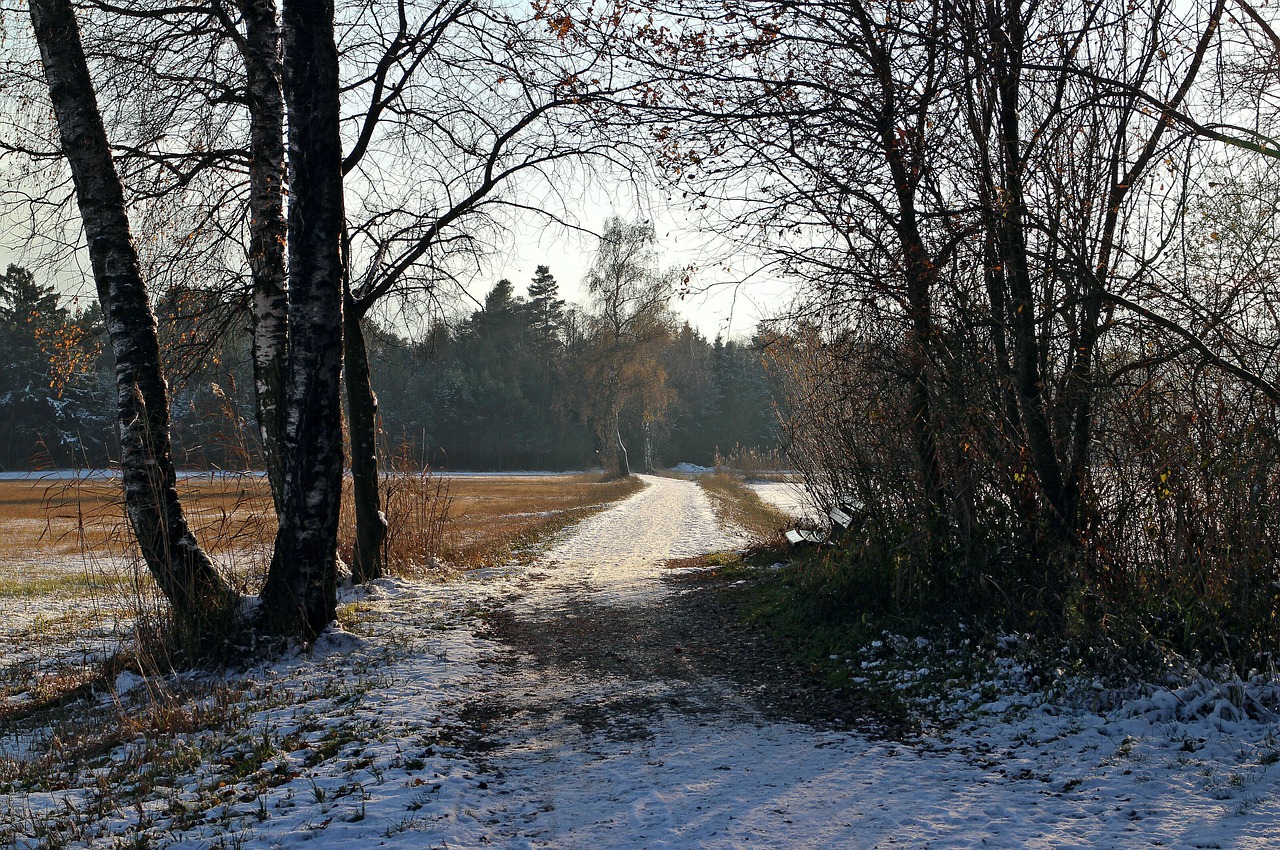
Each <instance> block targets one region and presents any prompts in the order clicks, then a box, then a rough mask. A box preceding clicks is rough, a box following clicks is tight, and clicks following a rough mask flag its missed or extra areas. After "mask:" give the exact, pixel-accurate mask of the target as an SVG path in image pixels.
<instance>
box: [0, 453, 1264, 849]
mask: <svg viewBox="0 0 1280 850" xmlns="http://www.w3.org/2000/svg"><path fill="white" fill-rule="evenodd" d="M645 482H646V485H647V486H646V488H645V489H644V490H643V491H641V492H640V493H638V494H636V495H634V496H632V497H631V498H630V499H628V500H627V501H625V502H623V503H621V504H618V505H616V506H615V507H612V508H610V509H609V510H606V511H604V512H602V513H600V514H597V515H595V516H593V517H591V518H589V519H587V520H585V521H584V522H583V523H581V524H580V525H578V526H577V527H576V528H575V529H573V530H571V532H569V533H566V534H565V535H564V537H563V538H562V539H561V540H559V541H558V542H557V543H555V544H554V545H553V546H552V547H551V548H550V549H549V551H548V552H547V553H546V555H545V556H544V557H542V558H541V559H539V560H538V561H536V562H535V563H533V564H531V565H529V566H527V567H509V568H500V569H492V570H486V571H481V572H476V573H471V574H469V575H468V576H466V577H465V578H462V579H460V580H457V581H455V582H451V583H445V584H419V583H411V582H406V581H398V580H383V581H379V582H376V583H374V584H373V585H371V586H369V587H368V588H365V589H360V590H356V591H351V592H349V594H348V596H347V597H346V599H345V600H344V601H345V602H346V603H347V604H348V605H349V606H352V608H351V610H352V611H353V613H352V616H351V621H349V622H348V627H349V628H351V629H352V631H351V632H345V631H342V630H340V629H336V628H335V629H334V630H332V631H331V632H330V633H328V634H327V635H326V636H325V638H324V639H323V640H322V641H320V642H319V643H318V644H317V646H316V647H315V648H314V649H313V651H312V652H310V653H309V654H308V653H301V652H300V653H298V654H296V655H294V656H290V657H287V658H284V659H281V660H278V661H276V662H273V663H271V664H268V665H263V666H261V667H259V668H257V669H255V670H252V671H249V672H248V673H246V674H241V675H238V676H232V677H229V678H228V679H227V680H226V681H225V682H223V683H222V684H224V685H226V686H228V687H232V686H233V687H234V688H237V689H239V692H240V693H242V694H243V698H242V701H241V703H240V709H241V710H242V711H243V717H242V718H241V719H240V720H239V723H240V724H241V731H240V732H239V733H237V734H236V735H235V736H234V737H230V738H218V737H217V735H218V734H227V733H214V732H204V733H199V732H197V733H193V736H192V738H191V745H192V746H194V747H199V748H201V752H211V751H216V752H218V753H219V754H220V755H219V757H218V758H205V759H204V760H203V761H201V762H200V763H199V765H197V766H196V767H195V768H193V769H191V770H190V772H189V773H188V775H186V776H185V777H178V778H176V779H174V780H173V781H172V784H171V787H166V788H161V789H160V790H158V791H156V792H155V794H154V796H153V797H152V798H150V799H149V802H146V803H145V804H143V805H138V806H133V807H123V808H120V809H113V808H110V807H108V808H107V809H105V810H101V809H91V806H90V804H91V803H92V802H93V799H94V794H95V793H96V792H95V790H94V789H95V787H96V786H95V784H94V783H95V781H96V780H95V777H96V776H98V775H99V774H98V773H94V772H93V771H88V772H87V773H84V774H81V775H80V776H78V777H74V778H73V780H74V781H72V782H70V783H69V785H70V787H69V788H67V789H64V790H56V791H55V790H35V791H30V792H25V791H23V790H17V791H15V792H12V793H6V794H0V843H12V844H13V845H15V846H17V847H24V848H26V847H31V848H34V847H38V846H42V844H43V839H42V838H40V837H37V836H36V835H34V834H28V833H23V832H22V830H24V829H26V830H30V829H31V828H32V824H34V823H37V822H39V819H40V817H56V816H58V813H60V812H65V811H67V810H68V809H70V810H75V811H79V812H83V813H86V814H84V817H85V818H88V817H89V815H88V814H87V812H89V811H91V810H92V811H96V812H98V813H97V814H96V815H94V817H95V818H97V820H96V821H91V825H90V826H85V825H84V824H83V822H82V824H81V826H80V827H78V829H82V830H83V831H82V832H80V833H78V835H79V837H76V838H74V839H73V840H72V841H71V842H70V844H69V846H80V847H83V846H109V845H111V844H112V843H113V841H114V842H118V843H119V844H124V843H125V841H124V839H123V838H121V837H119V836H123V835H124V833H126V832H127V831H128V830H138V829H141V830H142V831H143V832H145V834H146V835H147V836H149V837H151V839H152V841H153V846H157V847H159V846H172V847H190V848H196V847H208V846H236V847H244V848H263V850H266V848H291V847H307V846H317V847H318V846H323V847H325V848H339V850H341V849H342V848H365V847H372V846H385V847H393V848H435V847H440V848H443V847H448V848H455V850H459V849H460V848H478V847H498V848H511V849H512V850H515V848H606V847H607V848H618V849H619V850H641V848H692V847H701V848H724V850H729V848H745V847H750V848H829V847H847V848H888V847H914V848H923V847H929V848H971V847H972V848H977V847H1007V848H1021V847H1032V848H1070V847H1081V848H1083V847H1093V848H1132V847H1141V846H1165V847H1181V848H1193V847H1220V848H1243V850H1251V848H1264V847H1274V846H1277V844H1280V793H1277V792H1278V791H1280V777H1278V774H1277V766H1276V765H1277V761H1278V759H1280V740H1278V739H1277V732H1278V731H1280V730H1278V729H1277V726H1276V725H1275V722H1274V715H1272V714H1270V709H1269V708H1268V707H1267V705H1272V706H1273V705H1274V702H1270V701H1269V700H1270V697H1266V695H1267V694H1269V693H1270V694H1272V695H1273V696H1274V693H1273V692H1274V690H1275V684H1274V682H1270V683H1269V680H1267V679H1266V677H1260V678H1259V679H1258V680H1257V681H1256V682H1251V683H1244V684H1228V685H1226V686H1223V685H1214V684H1212V683H1207V682H1205V683H1200V684H1195V685H1192V686H1187V687H1184V688H1182V689H1181V690H1179V689H1167V688H1152V689H1148V690H1149V693H1147V695H1146V696H1143V697H1141V698H1139V699H1132V700H1129V701H1128V702H1126V703H1122V704H1119V705H1116V706H1113V707H1109V708H1106V709H1104V708H1102V707H1101V701H1100V700H1099V702H1098V704H1096V705H1090V704H1089V702H1088V699H1087V698H1085V699H1074V700H1065V701H1057V700H1052V699H1048V698H1046V697H1045V696H1044V695H1043V694H1036V693H1025V692H1020V691H1018V690H1017V689H1016V688H1014V687H1012V686H1010V685H1009V684H1008V682H1006V681H1003V680H1001V681H998V682H995V683H994V684H995V685H998V686H999V688H1000V691H999V693H997V695H996V698H994V699H986V700H985V702H984V701H983V699H984V698H983V697H981V696H980V695H979V694H977V693H973V694H968V695H963V696H964V697H965V698H964V699H962V700H960V702H962V703H964V704H966V705H974V706H976V705H978V704H979V703H982V704H981V706H980V707H977V708H969V709H965V708H958V709H957V713H956V717H957V718H959V719H960V722H959V723H958V725H956V726H955V727H954V728H952V729H951V730H950V731H948V732H945V733H940V734H937V735H929V734H926V735H923V736H921V737H919V738H916V739H910V740H906V741H892V740H884V739H880V738H876V737H873V736H870V735H867V734H861V733H859V732H857V731H834V730H830V729H819V728H813V727H809V726H804V725H799V724H793V723H784V722H776V721H770V720H768V719H766V718H764V717H762V716H761V715H760V714H759V713H758V712H756V710H755V709H754V708H753V705H754V703H753V702H752V701H751V700H750V699H749V695H748V694H744V693H742V692H741V688H740V687H739V686H737V685H735V684H734V683H732V682H730V681H727V680H724V681H721V680H719V679H716V678H714V677H713V678H712V679H711V680H710V681H708V682H705V683H702V684H700V685H699V686H698V688H697V689H691V688H689V687H687V686H686V685H685V684H681V683H678V682H674V681H664V680H662V679H657V678H651V679H643V680H642V679H633V678H628V677H627V676H624V675H618V674H612V673H609V672H607V671H604V672H602V671H600V670H596V669H589V668H588V667H585V666H581V665H577V666H575V665H574V664H568V665H567V666H566V667H565V668H564V669H563V670H557V671H556V675H554V676H553V675H548V673H547V670H545V669H537V668H534V667H532V666H530V665H528V664H521V663H512V662H520V661H521V659H522V657H523V656H521V655H520V649H519V647H511V646H506V645H504V644H500V643H498V642H496V641H494V640H492V639H491V638H490V637H489V636H488V635H489V634H490V633H489V632H488V631H487V627H486V625H485V616H484V613H483V612H485V611H491V610H493V609H495V608H498V607H501V608H504V609H505V610H506V611H508V612H510V613H511V614H512V615H513V616H516V617H523V618H526V619H528V618H533V619H536V618H538V617H544V618H545V617H548V616H552V617H574V616H577V615H579V614H581V613H583V611H584V609H585V608H586V607H588V606H596V607H598V608H600V609H603V610H606V611H615V612H616V613H617V615H618V617H619V622H626V620H625V616H626V615H627V612H634V611H636V610H648V609H645V608H644V606H646V605H648V604H649V603H652V602H653V601H655V600H662V599H664V598H667V599H670V598H672V597H671V594H674V593H677V592H678V591H676V590H672V589H670V585H669V584H664V583H662V582H660V581H659V577H660V575H661V574H662V572H663V567H662V566H661V562H662V561H664V560H666V559H670V558H680V557H684V556H687V555H690V554H695V553H698V552H705V551H709V550H713V549H722V548H730V547H734V546H737V545H740V543H741V540H742V538H741V537H740V536H739V535H737V534H735V533H734V532H733V531H732V530H725V529H722V528H719V527H718V526H717V524H716V521H715V517H714V514H713V513H712V511H711V508H710V506H709V504H708V503H707V500H706V497H705V496H704V495H703V493H702V491H701V490H700V488H698V487H697V485H696V484H694V483H692V482H687V481H679V480H673V479H664V478H645ZM1017 643H1018V642H1017V641H1016V640H1014V639H1012V638H1011V639H1010V640H1009V641H1006V642H1005V644H1004V646H1003V647H1002V649H1007V650H1008V651H1009V652H1014V651H1016V650H1017ZM876 644H877V645H875V646H870V645H869V646H868V647H867V648H866V654H865V657H859V658H857V659H848V660H847V661H848V663H849V664H850V666H851V667H856V668H861V667H862V665H864V664H865V665H870V666H877V665H879V664H880V663H881V661H882V656H883V655H884V654H885V653H887V652H889V651H890V650H891V649H893V648H894V647H895V646H897V647H899V648H900V649H901V650H902V651H904V652H915V651H919V652H921V653H925V652H928V651H929V650H930V646H929V645H928V642H927V641H924V642H921V641H910V640H907V639H899V638H896V637H893V636H886V638H885V639H884V640H883V641H877V642H876ZM1003 660H1004V661H1006V662H1008V663H1006V664H1005V665H1004V669H1006V670H1008V671H1011V676H1012V674H1013V673H1015V672H1016V669H1015V668H1016V664H1015V663H1014V662H1012V660H1010V659H1003ZM926 672H927V671H926V670H924V669H923V668H922V669H920V670H913V669H908V670H905V672H903V673H902V674H901V676H902V678H903V681H904V682H908V681H910V680H913V679H915V678H918V677H919V676H921V675H923V674H924V673H926ZM1010 681H1012V679H1010ZM117 685H118V690H119V691H120V693H119V694H117V695H116V696H115V697H114V698H117V699H127V698H128V697H129V696H130V695H132V694H135V693H139V692H143V691H145V690H146V689H145V688H141V687H139V684H138V682H136V681H135V680H134V678H131V677H129V676H125V675H124V674H122V675H121V677H120V678H119V679H117ZM1268 688H1271V689H1272V690H1271V691H1268V690H1267V689H1268ZM1083 690H1084V691H1085V692H1086V693H1089V692H1091V689H1090V688H1088V687H1085V688H1084V689H1083ZM1244 691H1248V692H1249V693H1254V694H1258V695H1261V696H1262V697H1265V699H1264V700H1263V701H1264V702H1267V705H1262V704H1261V703H1259V704H1258V705H1257V706H1255V707H1254V709H1253V710H1252V711H1253V713H1254V714H1256V715H1257V716H1258V717H1260V718H1261V719H1250V718H1249V717H1247V716H1245V715H1244V714H1242V713H1240V712H1232V711H1229V710H1227V709H1225V708H1223V707H1222V705H1223V704H1224V703H1225V704H1235V703H1237V702H1242V699H1241V697H1242V693H1243V692H1244ZM983 692H984V693H985V689H984V690H983ZM690 701H693V702H696V703H697V704H696V705H693V706H689V705H687V704H686V705H680V704H678V703H689V702H690ZM628 706H630V707H628ZM486 707H487V708H488V709H489V711H488V712H487V713H486V711H485V710H484V709H486ZM591 707H596V708H603V709H604V710H603V711H602V712H601V718H602V719H601V722H600V723H598V724H589V723H583V722H581V721H580V720H575V718H576V717H578V716H579V714H580V713H581V712H582V711H585V710H586V709H588V708H591ZM852 721H853V722H852V725H853V726H854V727H855V729H856V728H857V727H858V723H857V720H856V719H852ZM9 735H10V730H8V729H7V728H5V727H0V757H2V756H3V755H4V754H5V753H8V754H10V755H13V754H14V753H17V752H19V751H20V750H19V749H18V748H15V747H14V746H13V739H12V738H11V737H9ZM260 741H270V742H274V743H275V750H274V751H273V752H272V754H271V756H270V758H269V759H267V760H266V761H265V762H264V764H263V767H262V768H261V771H262V772H261V773H250V775H249V776H248V777H245V776H243V771H242V772H241V773H237V772H236V771H235V770H234V769H233V768H235V767H236V766H237V765H242V764H244V763H245V761H246V759H248V758H249V754H250V752H251V751H252V750H253V748H254V747H255V746H257V743H256V742H260ZM137 746H140V744H137V743H135V744H132V745H129V746H128V747H125V748H122V749H120V750H117V751H116V752H115V753H114V754H113V755H112V762H113V763H128V759H129V758H130V757H131V756H130V753H132V752H134V750H131V749H130V747H137ZM326 748H328V752H329V754H328V756H327V757H321V755H322V753H324V752H326ZM26 752H30V750H26ZM106 769H107V768H102V770H104V771H105V770H106ZM103 775H105V774H103ZM262 775H270V776H273V777H278V778H279V781H274V780H273V781H272V782H268V783H265V784H264V783H262V782H261V781H257V782H256V784H255V780H254V777H255V776H257V777H258V778H259V780H260V779H261V776H262ZM55 784H56V783H55ZM192 810H195V811H197V812H201V811H202V812H203V814H202V815H200V816H195V817H192V816H190V815H187V816H182V817H180V816H179V814H175V812H178V813H181V812H190V811H192ZM6 812H9V813H10V814H5V813H6ZM140 822H141V826H139V824H140ZM6 828H8V829H17V830H18V832H17V833H16V834H11V835H10V836H8V839H7V841H6V835H5V829H6ZM112 836H117V838H116V839H113V838H112ZM139 846H141V844H139Z"/></svg>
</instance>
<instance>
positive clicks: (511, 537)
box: [443, 475, 644, 569]
mask: <svg viewBox="0 0 1280 850" xmlns="http://www.w3.org/2000/svg"><path fill="white" fill-rule="evenodd" d="M643 487H644V484H643V483H642V482H641V481H640V480H639V479H638V478H627V479H623V480H620V481H616V480H615V481H602V480H601V477H600V476H598V475H574V476H537V477H534V476H528V477H523V476H511V477H505V476H504V477H501V478H453V479H450V482H449V495H450V496H451V498H452V499H453V507H452V511H451V514H450V528H449V531H448V533H447V534H446V539H445V546H444V552H443V555H444V559H445V560H446V561H449V562H450V563H453V564H455V565H457V566H459V567H463V568H468V569H469V568H473V567H480V566H486V565H492V564H495V563H500V562H503V561H506V560H509V559H512V558H518V557H520V555H521V553H522V551H525V550H528V549H529V548H530V546H531V545H532V544H533V543H535V542H536V541H538V540H541V539H544V538H546V537H547V536H549V535H551V534H554V533H555V532H556V531H558V530H560V529H561V528H564V527H565V526H568V525H570V524H572V523H574V522H577V521H578V520H580V519H582V518H583V517H585V516H587V515H589V514H591V513H594V512H595V511H597V510H600V509H601V508H603V507H605V506H607V505H609V504H611V503H613V502H616V501H618V500H620V499H625V498H626V497H627V496H630V495H631V494H632V493H635V492H637V491H639V490H641V489H642V488H643Z"/></svg>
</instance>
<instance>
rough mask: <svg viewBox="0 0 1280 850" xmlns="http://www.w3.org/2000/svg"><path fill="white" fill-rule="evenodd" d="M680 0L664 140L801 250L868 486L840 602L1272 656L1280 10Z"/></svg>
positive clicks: (666, 151) (792, 449)
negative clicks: (1272, 13) (1277, 18)
mask: <svg viewBox="0 0 1280 850" xmlns="http://www.w3.org/2000/svg"><path fill="white" fill-rule="evenodd" d="M694 10H700V11H701V12H702V14H701V15H699V14H696V13H695V11H694ZM665 12H666V13H667V16H666V17H664V16H662V15H657V16H655V15H654V14H653V13H652V11H647V12H646V13H644V14H638V15H636V16H635V17H634V18H632V19H631V21H630V25H631V26H632V28H633V29H632V38H631V39H630V41H629V42H628V43H629V44H630V45H631V46H630V47H629V49H628V52H629V54H630V56H631V57H632V59H633V61H635V62H637V63H643V64H644V65H645V66H646V67H649V68H654V69H665V70H667V71H668V72H670V73H671V75H672V77H673V78H675V79H677V80H678V81H679V82H678V84H676V85H673V86H671V87H668V88H663V89H662V90H661V91H658V92H656V93H655V94H654V96H653V98H652V99H651V100H652V103H651V107H652V111H651V113H650V117H651V121H652V130H653V134H654V140H655V151H656V153H657V155H658V156H659V158H660V159H661V161H662V162H663V164H664V166H665V168H666V170H667V173H668V174H669V175H670V176H671V177H672V179H673V182H675V183H676V184H677V185H678V186H679V187H680V189H681V190H682V191H683V192H685V193H687V195H688V196H690V197H693V198H695V199H696V200H695V203H697V204H700V205H702V206H704V207H706V208H708V209H710V210H714V211H716V212H715V213H712V214H713V215H716V214H718V215H719V216H721V219H722V226H721V227H722V230H723V231H724V232H732V233H736V234H739V235H740V236H741V238H742V240H743V241H744V243H745V244H746V245H748V246H749V247H750V248H751V249H752V250H755V251H757V252H759V253H760V254H761V255H763V256H767V257H770V258H771V259H772V261H773V262H774V264H775V268H779V269H781V270H782V271H783V273H784V274H786V275H787V276H788V277H789V278H790V279H792V280H793V281H795V282H796V285H797V290H798V296H797V299H796V301H795V302H794V304H793V305H792V307H791V310H790V319H791V321H790V322H789V323H788V324H784V325H783V326H782V327H781V330H780V333H779V335H778V337H777V339H776V340H775V341H774V343H775V344H774V351H775V354H776V357H775V359H774V363H775V365H776V367H777V369H778V370H779V374H780V375H782V376H784V377H783V379H782V380H780V385H781V386H783V387H785V388H786V392H787V399H786V402H785V404H784V405H783V408H784V415H785V417H786V421H787V425H786V442H787V447H788V450H789V455H790V459H791V461H792V462H793V463H794V464H796V465H797V466H798V467H799V468H800V469H801V470H802V471H803V473H804V476H805V479H806V481H807V483H808V485H809V487H810V489H811V490H813V491H814V492H815V493H817V494H818V495H819V497H820V499H821V500H822V501H824V502H825V503H826V504H827V505H829V506H830V505H836V504H850V505H852V506H854V507H855V508H856V513H857V514H858V517H857V520H858V522H857V530H856V531H855V532H854V533H852V534H850V535H849V536H848V537H847V538H846V539H844V540H842V541H840V544H841V545H839V546H838V547H836V548H835V550H834V551H832V552H830V553H828V554H826V555H823V556H822V557H820V558H818V561H820V563H819V564H816V565H814V566H813V567H812V569H811V570H810V575H809V576H808V578H807V579H806V581H805V585H806V586H807V588H808V593H809V602H810V603H814V604H816V602H815V600H818V601H821V602H822V605H821V606H819V607H822V608H823V609H824V611H825V614H826V615H829V616H830V617H833V618H837V619H838V618H845V619H848V618H853V619H855V620H856V619H857V618H859V617H861V616H865V615H867V614H868V613H869V612H882V613H889V614H892V615H894V616H908V617H915V618H916V619H918V620H923V619H924V618H925V617H926V616H927V617H931V618H934V619H937V618H939V617H940V616H941V615H943V614H950V615H953V616H954V617H957V618H966V619H970V620H972V619H981V620H983V621H985V622H988V623H989V624H991V625H992V627H993V628H999V629H1011V630H1017V631H1019V632H1033V633H1037V634H1041V635H1046V636H1051V637H1053V638H1054V639H1055V640H1057V639H1063V638H1065V639H1067V640H1071V641H1075V642H1077V644H1078V645H1079V646H1080V647H1082V648H1083V649H1084V650H1086V651H1090V652H1092V651H1097V652H1103V653H1110V654H1112V655H1113V657H1114V656H1129V657H1136V656H1138V655H1142V656H1144V657H1147V658H1149V659H1155V658H1159V657H1161V656H1163V655H1165V654H1167V653H1169V652H1172V651H1177V652H1182V653H1187V654H1191V655H1200V656H1204V657H1212V658H1215V659H1224V660H1229V661H1230V662H1232V663H1233V664H1235V665H1237V666H1238V667H1239V668H1241V669H1245V670H1247V669H1248V668H1249V667H1252V666H1261V667H1266V666H1267V665H1270V664H1273V663H1274V653H1275V652H1276V651H1277V649H1278V648H1280V618H1277V616H1276V611H1277V608H1278V606H1280V558H1278V557H1277V555H1278V554H1280V553H1278V552H1277V540H1276V531H1275V529H1276V522H1275V520H1276V510H1277V502H1276V495H1275V494H1276V490H1277V483H1280V482H1278V481H1277V478H1278V477H1280V454H1277V430H1276V426H1277V422H1276V411H1277V406H1278V405H1280V392H1278V387H1277V384H1276V382H1275V380H1274V377H1273V376H1274V375H1275V359H1274V352H1275V350H1276V348H1275V346H1276V343H1277V340H1280V326H1277V322H1276V317H1277V315H1280V314H1278V313H1277V311H1276V309H1275V307H1276V305H1275V292H1276V286H1275V282H1276V278H1277V273H1278V270H1280V265H1278V264H1277V262H1276V259H1277V258H1276V254H1275V248H1274V244H1275V239H1274V233H1275V226H1276V224H1277V213H1276V211H1277V209H1280V200H1278V196H1277V194H1276V191H1275V186H1276V185H1277V184H1276V180H1275V167H1274V166H1275V163H1276V159H1277V154H1276V151H1277V150H1278V149H1280V148H1277V145H1276V139H1275V133H1274V127H1275V115H1276V111H1275V107H1276V103H1277V101H1276V91H1277V88H1276V77H1275V68H1276V67H1277V66H1276V64H1275V57H1276V56H1277V53H1278V51H1280V39H1277V37H1276V35H1275V29H1274V28H1273V27H1272V26H1271V24H1270V22H1269V18H1268V16H1267V13H1266V11H1265V10H1262V9H1260V8H1257V7H1255V6H1253V5H1251V4H1249V3H1246V2H1238V3H1233V4H1226V3H1223V2H1212V3H1203V4H1191V5H1190V6H1187V7H1185V8H1184V7H1177V8H1174V7H1170V6H1168V5H1166V4H1157V5H1155V6H1152V5H1149V4H1132V3H1124V2H1116V0H1074V2H1069V3H1065V4H1051V5H1045V4H1034V3H1025V2H1022V1H1021V0H999V2H972V1H971V0H935V2H931V3H927V4H919V3H912V2H906V1H905V0H902V2H897V0H895V2H888V3H877V4H865V3H860V2H856V1H855V2H850V3H842V4H831V3H826V2H823V0H812V2H811V0H800V2H793V3H784V4H778V3H773V2H768V0H761V2H754V0H740V2H733V3H730V4H728V5H727V6H722V5H721V4H701V3H698V2H697V0H684V2H676V3H672V4H668V5H667V6H666V7H665ZM624 14H625V13H624ZM565 16H566V18H572V19H573V20H574V21H578V20H580V16H579V15H576V14H574V10H573V9H572V4H567V6H566V11H565ZM607 31H608V27H601V28H600V30H599V31H598V32H599V33H600V34H601V35H603V34H604V33H606V32H607ZM594 34H595V33H594V32H593V31H588V32H584V33H581V34H580V35H579V36H578V37H580V38H582V39H584V40H588V41H589V40H590V39H591V38H592V37H593V35H594ZM744 116H750V118H749V119H745V120H744ZM1246 151H1247V152H1248V153H1246ZM811 621H812V620H811Z"/></svg>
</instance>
